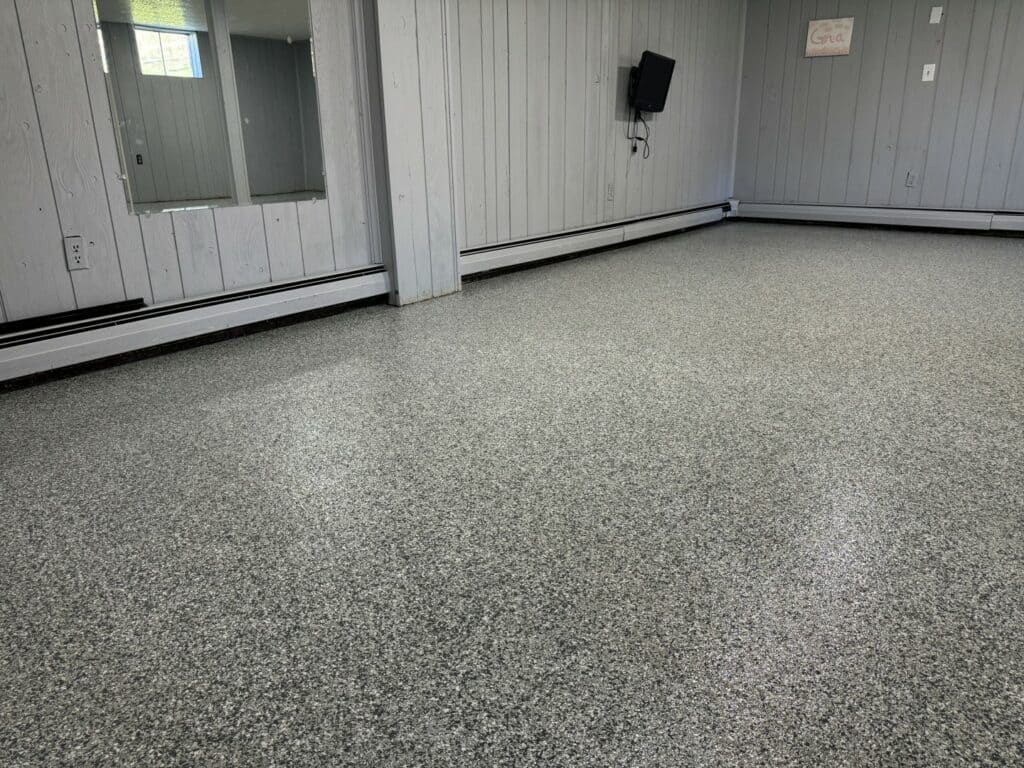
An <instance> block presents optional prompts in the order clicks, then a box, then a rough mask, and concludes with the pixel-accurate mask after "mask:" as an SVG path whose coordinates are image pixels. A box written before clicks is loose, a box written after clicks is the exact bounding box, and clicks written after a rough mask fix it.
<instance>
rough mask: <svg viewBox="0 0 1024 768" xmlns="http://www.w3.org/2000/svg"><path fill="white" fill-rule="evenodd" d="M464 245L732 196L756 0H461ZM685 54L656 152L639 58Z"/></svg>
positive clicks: (458, 87)
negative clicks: (631, 92) (644, 149)
mask: <svg viewBox="0 0 1024 768" xmlns="http://www.w3.org/2000/svg"><path fill="white" fill-rule="evenodd" d="M448 5H449V38H450V49H451V54H450V59H451V76H452V100H453V105H452V111H453V121H452V122H453V126H452V128H453V132H454V135H455V139H456V141H455V147H456V152H455V170H456V180H457V190H458V195H457V197H458V201H459V202H458V208H457V211H456V214H457V218H458V226H459V245H460V247H461V248H462V249H467V248H475V247H480V246H485V245H492V244H498V243H504V242H509V241H514V240H519V239H523V238H528V237H534V236H539V235H548V234H553V233H558V232H564V231H569V230H573V229H578V228H581V227H587V226H593V225H598V224H605V223H609V222H614V221H621V220H625V219H629V218H634V217H638V216H643V215H648V214H656V213H663V212H668V211H675V210H680V209H684V208H689V207H695V206H698V205H701V204H705V203H715V202H720V201H723V200H725V199H727V198H728V197H729V196H730V195H731V193H732V173H733V158H734V137H735V132H734V126H735V122H736V109H737V96H738V88H739V66H740V54H739V52H740V48H741V46H742V28H743V16H744V6H745V2H744V0H449V2H448ZM644 49H651V50H653V51H657V52H659V53H662V54H665V55H667V56H670V57H672V58H674V59H676V70H675V74H674V76H673V81H672V86H671V89H670V91H669V100H668V104H667V107H666V110H665V112H663V113H660V114H658V115H655V116H652V117H651V118H649V120H648V122H649V124H650V126H651V148H652V152H651V157H650V159H648V160H644V159H643V158H642V155H641V154H640V153H638V154H635V155H634V154H632V152H631V143H630V142H629V141H627V140H626V138H625V136H626V131H627V128H628V127H629V120H630V116H629V112H628V109H627V107H626V104H625V92H626V77H627V76H628V71H629V67H630V66H632V65H635V64H636V63H638V62H639V59H640V55H641V53H642V52H643V51H644Z"/></svg>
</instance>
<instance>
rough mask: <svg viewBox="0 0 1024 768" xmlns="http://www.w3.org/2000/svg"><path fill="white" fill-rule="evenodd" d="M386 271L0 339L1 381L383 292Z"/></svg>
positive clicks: (266, 288) (169, 306) (387, 284)
mask: <svg viewBox="0 0 1024 768" xmlns="http://www.w3.org/2000/svg"><path fill="white" fill-rule="evenodd" d="M389 289H390V281H389V278H388V274H387V271H386V270H385V269H384V267H383V266H380V265H374V266H372V267H367V268H365V269H361V270H357V271H353V272H348V273H345V274H343V275H326V276H324V277H316V278H309V279H305V280H296V281H292V282H289V283H282V284H279V285H268V286H261V287H259V288H250V289H245V290H242V291H235V292H232V293H226V294H218V295H215V296H209V297H206V298H200V299H192V300H186V301H181V302H175V303H173V304H166V305H159V306H155V307H147V308H145V309H140V310H135V311H129V312H123V313H119V314H116V315H110V316H105V317H99V318H90V319H88V320H81V321H77V322H71V323H66V324H62V325H57V326H49V327H46V328H37V329H33V330H29V331H25V332H22V333H14V334H10V335H7V336H3V337H0V381H8V380H11V379H17V378H21V377H23V376H31V375H33V374H37V373H44V372H46V371H51V370H55V369H58V368H64V367H67V366H71V365H78V364H81V363H87V362H91V361H94V360H100V359H103V358H105V357H113V356H116V355H121V354H125V353H128V352H135V351H138V350H142V349H147V348H149V347H156V346H160V345H163V344H168V343H172V342H176V341H181V340H183V339H188V338H193V337H197V336H205V335H207V334H210V333H217V332H220V331H225V330H229V329H232V328H238V327H242V326H246V325H252V324H253V323H260V322H264V321H267V320H273V319H275V318H279V317H285V316H287V315H294V314H299V313H302V312H311V311H314V310H318V309H324V308H326V307H331V306H336V305H340V304H347V303H349V302H353V301H360V300H363V299H370V298H374V297H378V296H385V295H387V294H388V291H389Z"/></svg>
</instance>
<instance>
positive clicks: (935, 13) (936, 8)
mask: <svg viewBox="0 0 1024 768" xmlns="http://www.w3.org/2000/svg"><path fill="white" fill-rule="evenodd" d="M928 23H929V24H940V23H942V6H941V5H933V6H932V15H931V18H929V19H928Z"/></svg>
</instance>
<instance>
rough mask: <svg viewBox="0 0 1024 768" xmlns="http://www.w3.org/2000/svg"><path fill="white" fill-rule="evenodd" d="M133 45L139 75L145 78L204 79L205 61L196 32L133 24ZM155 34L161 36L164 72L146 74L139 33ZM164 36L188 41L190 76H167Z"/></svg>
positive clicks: (161, 57) (161, 59)
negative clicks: (200, 51) (178, 37)
mask: <svg viewBox="0 0 1024 768" xmlns="http://www.w3.org/2000/svg"><path fill="white" fill-rule="evenodd" d="M131 28H132V44H133V45H134V46H135V65H136V66H137V67H138V68H139V74H140V75H141V76H143V77H173V78H177V79H179V80H202V79H203V77H204V72H203V59H202V56H201V55H200V54H199V36H198V35H197V34H196V32H195V30H189V29H169V28H167V27H157V26H153V25H151V24H132V25H131ZM140 30H141V31H143V32H153V33H155V34H157V35H158V36H159V38H158V39H159V41H160V63H161V64H162V65H163V69H164V71H163V72H146V71H145V70H144V69H143V67H142V53H141V51H140V50H139V37H138V33H139V31H140ZM164 35H176V36H180V37H184V38H186V39H187V41H188V52H189V64H190V66H191V68H192V72H191V74H189V75H169V74H167V58H166V56H165V55H164V41H163V36H164Z"/></svg>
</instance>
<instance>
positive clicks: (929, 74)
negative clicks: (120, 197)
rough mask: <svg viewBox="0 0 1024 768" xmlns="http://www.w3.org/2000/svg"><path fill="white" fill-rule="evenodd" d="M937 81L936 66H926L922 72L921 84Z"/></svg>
mask: <svg viewBox="0 0 1024 768" xmlns="http://www.w3.org/2000/svg"><path fill="white" fill-rule="evenodd" d="M934 79H935V65H934V64H925V65H924V69H922V70H921V82H922V83H930V82H931V81H932V80H934Z"/></svg>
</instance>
